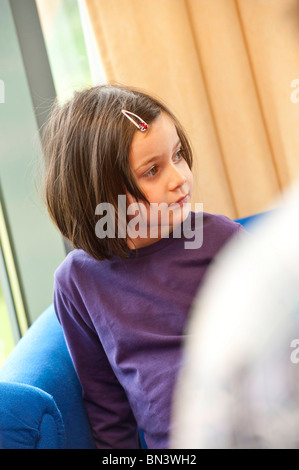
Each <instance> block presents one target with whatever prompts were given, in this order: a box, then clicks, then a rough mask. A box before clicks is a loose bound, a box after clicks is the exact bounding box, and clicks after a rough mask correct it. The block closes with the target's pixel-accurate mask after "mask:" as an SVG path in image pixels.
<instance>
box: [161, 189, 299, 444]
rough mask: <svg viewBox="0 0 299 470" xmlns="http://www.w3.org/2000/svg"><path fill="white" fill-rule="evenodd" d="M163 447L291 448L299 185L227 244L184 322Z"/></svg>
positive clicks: (296, 378) (297, 409) (296, 425)
mask: <svg viewBox="0 0 299 470" xmlns="http://www.w3.org/2000/svg"><path fill="white" fill-rule="evenodd" d="M187 333H188V334H190V336H187V339H186V344H185V356H184V365H183V367H182V370H181V373H180V376H179V380H178V384H177V388H176V390H175V399H174V408H173V429H172V434H171V439H170V443H171V447H172V448H181V449H187V448H188V449H204V448H205V449H209V448H218V449H221V448H226V449H229V448H230V449H232V448H234V449H240V448H243V449H244V448H252V449H253V448H262V449H267V448H299V189H298V187H296V188H295V190H294V188H293V189H292V190H291V191H290V193H289V194H288V195H287V196H286V197H285V199H284V203H283V205H282V207H280V208H279V209H278V210H277V211H274V212H273V213H269V215H267V216H266V217H265V218H263V219H261V220H259V221H258V222H257V223H256V224H255V225H254V226H252V227H251V228H250V234H249V235H248V236H246V237H244V238H242V239H240V240H234V241H232V242H231V243H229V244H228V245H227V246H226V248H224V250H223V251H222V252H221V253H220V255H219V257H218V258H217V260H216V262H215V264H214V265H213V267H212V268H211V269H210V271H209V273H208V276H207V278H206V283H205V285H204V286H203V289H202V290H201V291H200V294H199V295H198V297H197V299H196V300H195V302H194V305H193V309H192V311H191V315H190V322H189V324H188V331H187Z"/></svg>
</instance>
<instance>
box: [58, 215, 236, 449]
mask: <svg viewBox="0 0 299 470" xmlns="http://www.w3.org/2000/svg"><path fill="white" fill-rule="evenodd" d="M189 217H191V218H192V229H196V227H197V225H200V224H197V225H196V224H195V221H196V220H197V219H196V217H198V214H194V213H191V215H189ZM198 230H200V227H199V228H198ZM240 230H242V227H241V226H240V225H239V224H236V223H235V222H233V221H231V220H230V219H228V218H227V217H224V216H220V215H211V214H207V213H204V214H203V244H202V246H201V247H200V248H197V249H186V248H185V245H184V242H185V241H186V239H184V238H176V237H174V236H172V235H170V237H169V238H163V239H162V240H160V241H158V242H156V243H153V244H152V245H150V246H147V247H145V248H142V249H139V250H138V257H136V253H135V252H134V251H132V253H131V255H130V257H129V259H127V260H125V261H121V260H120V259H118V258H116V257H115V258H113V259H112V260H104V261H101V262H99V261H96V260H95V259H93V258H92V257H91V256H89V255H88V254H87V253H85V252H84V251H83V250H74V251H72V252H71V253H70V254H69V255H68V256H67V257H66V259H65V260H64V261H63V263H62V264H61V265H60V266H59V268H58V269H57V270H56V273H55V286H54V304H55V309H56V313H57V316H58V319H59V321H60V323H61V325H62V327H63V330H64V335H65V338H66V342H67V346H68V348H69V351H70V354H71V357H72V360H73V363H74V366H75V369H76V371H77V374H78V377H79V380H80V382H81V385H82V389H83V399H84V403H85V407H86V410H87V414H88V417H89V420H90V423H91V426H92V429H93V434H94V437H95V441H96V445H97V447H98V448H105V449H109V448H115V449H124V448H138V446H139V439H138V429H137V426H138V427H139V428H140V429H142V430H143V431H144V437H145V440H146V443H147V446H148V447H149V448H154V449H159V448H162V449H166V448H167V446H168V436H169V429H170V425H171V399H172V392H173V389H174V384H175V380H176V377H177V373H178V370H179V367H180V361H181V351H182V348H181V345H182V340H183V338H184V334H185V333H184V332H185V326H186V319H187V317H188V313H189V310H190V307H191V305H192V302H193V299H194V296H195V295H196V293H197V292H198V289H199V286H200V284H201V281H202V280H203V277H204V275H205V273H206V270H207V268H208V266H209V265H210V263H211V261H212V260H213V258H214V257H215V255H216V254H217V252H218V251H219V250H220V249H221V248H222V246H223V245H224V243H225V242H226V241H227V240H228V239H229V238H230V237H231V236H232V235H234V234H236V233H238V232H239V231H240Z"/></svg>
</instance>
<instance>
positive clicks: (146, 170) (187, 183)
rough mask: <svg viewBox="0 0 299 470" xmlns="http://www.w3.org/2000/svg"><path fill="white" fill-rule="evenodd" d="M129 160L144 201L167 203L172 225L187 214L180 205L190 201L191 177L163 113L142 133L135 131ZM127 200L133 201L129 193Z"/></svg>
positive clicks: (174, 129)
mask: <svg viewBox="0 0 299 470" xmlns="http://www.w3.org/2000/svg"><path fill="white" fill-rule="evenodd" d="M129 160H130V165H131V169H132V171H133V174H134V176H135V178H136V182H137V184H138V186H139V188H140V189H141V191H142V192H143V193H144V195H145V196H146V198H147V200H148V201H149V202H150V203H151V204H152V203H156V204H161V203H164V205H167V206H168V207H169V209H171V210H170V213H171V217H172V225H173V226H175V225H177V224H179V223H181V222H182V221H183V220H184V219H185V218H186V217H187V215H188V213H189V211H187V212H186V206H185V208H184V206H183V204H185V203H189V202H190V200H191V194H192V188H193V176H192V172H191V170H190V168H189V166H188V164H187V162H186V161H185V160H184V158H183V156H182V151H181V142H180V139H179V137H178V134H177V131H176V127H175V125H174V123H173V121H172V119H171V118H170V117H169V116H168V115H167V114H166V113H163V112H162V113H161V114H160V115H159V116H158V118H157V119H155V120H154V121H153V122H152V123H151V124H150V126H149V128H148V130H147V131H146V132H140V131H136V132H135V134H134V137H133V139H132V143H131V148H130V155H129ZM127 201H128V204H130V203H132V202H135V200H134V199H133V197H132V196H131V195H130V194H127ZM165 203H166V204H165ZM175 203H177V204H175ZM174 204H175V205H174ZM172 205H173V206H172ZM188 206H190V205H188ZM148 211H149V209H148ZM148 214H149V212H148Z"/></svg>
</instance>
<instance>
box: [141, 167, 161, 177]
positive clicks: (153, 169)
mask: <svg viewBox="0 0 299 470" xmlns="http://www.w3.org/2000/svg"><path fill="white" fill-rule="evenodd" d="M157 171H158V168H157V167H156V165H154V166H152V167H151V168H150V170H148V171H147V172H146V173H145V174H144V176H145V177H146V178H147V177H153V176H155V175H156V174H157Z"/></svg>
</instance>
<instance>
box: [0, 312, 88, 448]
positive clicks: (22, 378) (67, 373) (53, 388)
mask: <svg viewBox="0 0 299 470" xmlns="http://www.w3.org/2000/svg"><path fill="white" fill-rule="evenodd" d="M0 382H6V383H14V384H25V385H29V386H31V387H34V388H36V389H38V390H39V392H40V391H43V392H45V393H46V394H47V395H48V397H47V398H51V399H53V404H54V403H55V405H56V407H57V410H58V411H59V413H60V414H61V418H62V422H63V426H64V444H63V447H64V448H68V449H78V448H80V449H90V448H95V443H94V439H93V437H92V434H91V428H90V425H89V421H88V418H87V415H86V412H85V409H84V405H83V401H82V390H81V385H80V383H79V380H78V377H77V375H76V372H75V370H74V367H73V364H72V361H71V358H70V356H69V353H68V350H67V347H66V344H65V340H64V336H63V332H62V328H61V326H60V324H59V322H58V320H57V317H56V314H55V311H54V306H53V305H51V306H50V307H49V308H48V309H47V310H45V311H44V312H43V313H42V314H41V315H40V317H39V318H38V319H37V320H36V321H35V322H34V323H33V325H32V326H31V327H30V328H29V330H28V331H27V332H26V333H25V335H24V336H23V337H22V339H21V340H20V341H19V342H18V344H17V345H16V347H15V348H14V350H13V351H12V353H11V354H10V356H9V357H8V359H7V360H6V362H5V363H4V365H3V367H2V369H1V370H0ZM25 389H26V387H25ZM25 389H24V390H22V388H17V389H15V392H14V399H15V400H18V401H19V402H20V403H22V400H23V391H24V393H28V389H26V390H25ZM0 390H1V389H0ZM2 390H3V388H2ZM17 392H19V397H17V396H16V393H17ZM31 392H32V393H33V391H32V390H31ZM39 392H37V393H39ZM1 393H2V392H1ZM32 396H33V395H32ZM27 397H29V395H27ZM43 398H44V399H45V396H44V397H43ZM2 406H4V407H5V404H4V405H3V403H2ZM28 406H29V405H28ZM20 411H21V409H20ZM2 412H3V413H4V411H3V410H2ZM2 416H3V415H2ZM20 416H21V415H20ZM60 444H61V442H60ZM0 445H1V444H0Z"/></svg>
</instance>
